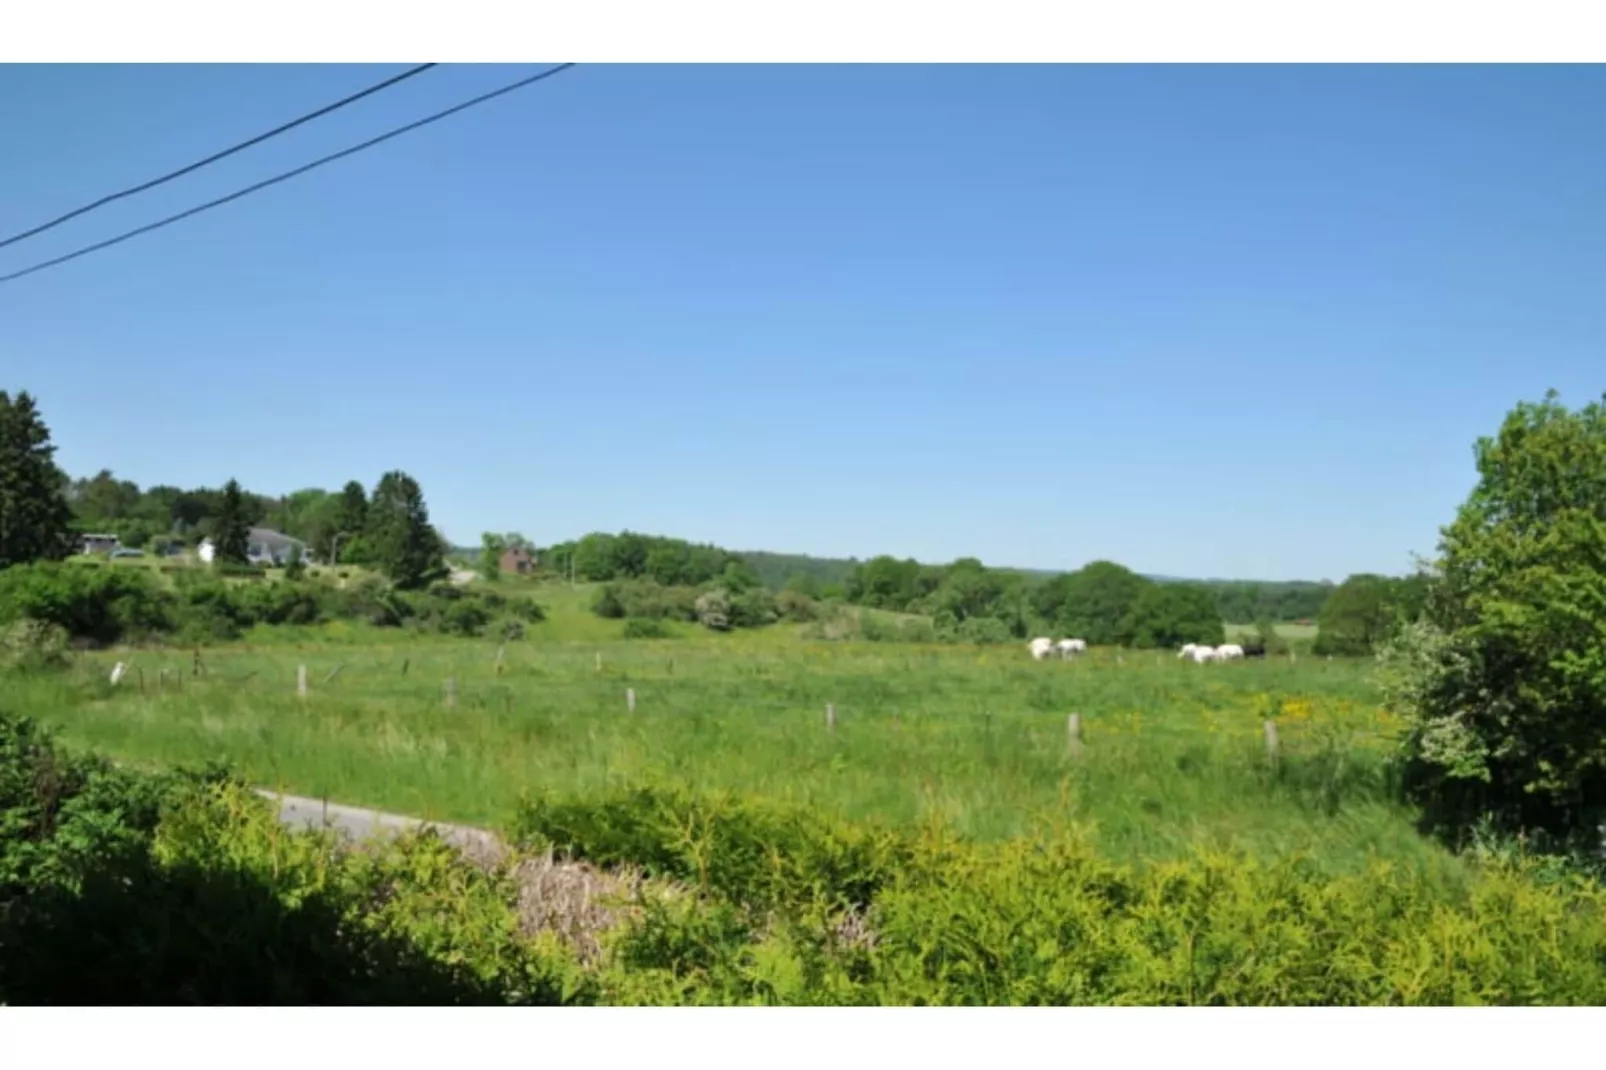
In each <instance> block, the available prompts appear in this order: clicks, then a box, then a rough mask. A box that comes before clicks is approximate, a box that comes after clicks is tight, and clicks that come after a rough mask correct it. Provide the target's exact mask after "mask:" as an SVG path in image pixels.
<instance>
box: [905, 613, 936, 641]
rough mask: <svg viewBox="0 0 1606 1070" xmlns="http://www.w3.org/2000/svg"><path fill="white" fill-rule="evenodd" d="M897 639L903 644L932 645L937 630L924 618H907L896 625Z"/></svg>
mask: <svg viewBox="0 0 1606 1070" xmlns="http://www.w3.org/2000/svg"><path fill="white" fill-rule="evenodd" d="M898 638H899V640H901V641H902V642H905V643H934V642H936V641H937V629H936V628H935V627H934V626H933V625H932V623H931V621H930V620H928V619H926V618H925V617H909V618H906V619H905V620H902V621H900V622H899V623H898Z"/></svg>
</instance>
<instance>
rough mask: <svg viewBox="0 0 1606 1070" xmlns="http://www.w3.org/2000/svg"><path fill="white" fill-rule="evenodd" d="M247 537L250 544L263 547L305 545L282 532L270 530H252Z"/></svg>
mask: <svg viewBox="0 0 1606 1070" xmlns="http://www.w3.org/2000/svg"><path fill="white" fill-rule="evenodd" d="M249 537H250V541H251V542H258V543H261V544H262V545H263V546H274V547H282V546H305V545H307V544H306V543H304V542H302V541H301V540H300V539H297V538H293V537H291V536H289V535H286V534H285V533H284V532H282V531H274V530H273V529H272V528H252V529H251V531H250V536H249Z"/></svg>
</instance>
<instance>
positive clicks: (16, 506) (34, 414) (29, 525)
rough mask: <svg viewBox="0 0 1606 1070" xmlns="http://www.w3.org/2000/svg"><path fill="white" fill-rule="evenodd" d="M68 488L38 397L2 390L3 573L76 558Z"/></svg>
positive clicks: (0, 561)
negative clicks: (13, 567) (65, 488)
mask: <svg viewBox="0 0 1606 1070" xmlns="http://www.w3.org/2000/svg"><path fill="white" fill-rule="evenodd" d="M65 482H66V476H65V475H64V474H63V473H62V471H61V469H60V468H57V467H56V462H55V447H54V446H52V445H51V444H50V429H49V428H48V427H46V426H45V422H44V420H43V418H42V417H40V415H39V410H38V407H37V405H35V403H34V399H33V397H32V396H31V395H30V394H28V392H27V391H23V392H22V393H19V394H18V395H17V396H16V397H15V398H12V397H11V396H10V395H9V394H7V393H6V392H5V391H4V390H0V569H4V568H6V567H7V566H8V565H18V564H26V563H28V562H31V561H41V560H43V561H51V560H59V559H61V558H63V557H66V556H67V555H68V554H69V553H71V552H72V511H71V508H70V507H69V506H68V504H67V500H66V497H65V496H64V495H63V493H62V487H63V484H64V483H65Z"/></svg>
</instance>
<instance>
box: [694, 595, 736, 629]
mask: <svg viewBox="0 0 1606 1070" xmlns="http://www.w3.org/2000/svg"><path fill="white" fill-rule="evenodd" d="M696 609H697V622H698V623H699V624H701V625H702V626H703V627H705V628H708V629H710V630H712V631H716V632H723V631H728V630H729V629H730V626H731V619H730V613H731V600H730V595H729V594H728V593H727V592H726V591H725V590H724V589H723V588H720V587H716V588H714V589H713V590H712V591H706V592H704V593H703V594H701V595H699V596H698V598H697V603H696Z"/></svg>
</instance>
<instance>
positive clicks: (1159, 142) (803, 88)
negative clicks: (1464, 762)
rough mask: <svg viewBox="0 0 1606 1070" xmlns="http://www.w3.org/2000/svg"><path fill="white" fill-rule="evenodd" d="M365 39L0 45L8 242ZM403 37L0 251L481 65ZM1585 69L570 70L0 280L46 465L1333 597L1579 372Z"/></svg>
mask: <svg viewBox="0 0 1606 1070" xmlns="http://www.w3.org/2000/svg"><path fill="white" fill-rule="evenodd" d="M399 69H400V68H399V67H395V68H391V67H386V68H373V67H322V68H317V67H272V66H256V67H204V66H194V67H137V66H126V67H47V66H35V67H4V68H0V99H4V100H6V101H7V102H8V107H6V108H5V109H3V110H0V143H3V144H4V145H5V146H6V151H5V157H6V159H5V163H4V165H3V166H0V231H3V232H4V234H6V235H9V234H11V233H14V232H15V231H17V230H20V229H23V228H24V227H26V226H29V225H32V224H35V223H37V222H40V221H43V220H44V219H47V218H52V217H54V216H55V215H58V214H60V213H61V212H63V211H66V210H68V209H71V208H74V207H77V206H78V205H80V204H82V203H84V202H86V201H89V200H93V199H95V198H96V197H98V196H101V195H103V194H105V193H107V192H110V191H111V190H113V189H116V188H121V187H122V186H125V185H129V184H132V183H134V182H138V181H141V180H144V179H146V178H150V177H154V176H155V175H156V174H159V173H163V172H165V171H167V170H170V169H171V168H173V167H176V166H179V165H181V164H184V163H188V162H190V161H191V160H193V159H197V158H199V157H201V156H204V155H207V154H209V153H210V152H212V151H215V150H216V149H219V148H222V147H224V146H225V145H228V144H232V143H233V142H235V141H237V140H240V139H242V138H244V137H247V136H250V135H253V134H256V133H258V132H260V131H261V130H264V129H267V128H268V127H271V126H274V125H276V124H277V123H279V122H282V121H284V120H286V119H289V118H291V117H293V116H295V115H297V114H300V113H301V112H303V111H307V110H310V109H312V108H314V107H318V106H321V105H322V104H325V103H327V102H329V101H331V100H333V99H335V98H337V97H339V96H343V95H345V94H346V93H349V92H351V91H354V90H355V89H358V88H360V87H363V86H365V85H367V84H369V83H371V82H374V81H377V80H379V79H380V78H381V77H384V76H385V75H387V74H389V73H392V72H394V71H396V70H399ZM528 69H529V68H517V67H489V66H487V67H472V66H462V67H453V66H448V67H442V68H439V69H437V70H435V71H432V72H430V73H427V74H425V75H422V76H420V77H418V78H415V79H412V80H411V81H409V82H406V83H403V84H402V85H401V86H398V87H397V88H395V89H392V90H389V91H387V92H385V93H382V94H379V95H378V96H376V97H373V98H370V99H368V100H365V101H363V102H361V103H359V104H357V105H354V106H352V107H350V108H347V109H345V110H343V111H341V112H339V113H337V114H335V115H333V116H330V117H328V118H326V119H323V120H320V121H318V122H316V123H314V124H311V125H309V126H307V127H303V128H301V129H299V130H297V131H294V132H292V133H291V134H288V135H286V136H284V137H282V138H278V139H276V140H275V141H273V142H270V143H268V144H266V145H264V146H261V147H258V148H255V149H252V150H249V151H247V152H244V153H241V154H240V155H238V156H235V157H233V158H231V159H229V160H226V161H224V162H223V163H221V164H218V165H216V166H214V167H210V168H207V169H206V170H204V171H202V172H199V173H197V174H195V175H191V176H188V177H186V178H184V179H181V180H178V181H176V182H173V183H171V184H169V185H168V186H165V187H163V188H161V189H159V190H156V191H153V192H151V193H148V194H144V195H141V196H139V197H135V198H130V199H128V200H127V201H124V202H121V203H119V204H117V205H114V206H112V207H110V208H107V209H103V210H101V211H98V212H95V213H92V214H90V215H88V216H86V217H83V218H82V219H79V220H76V221H74V222H73V223H70V224H67V225H65V226H62V227H60V228H58V229H56V230H55V231H52V232H50V233H48V234H45V235H41V236H39V237H37V238H33V239H30V240H28V241H26V242H23V243H19V244H18V245H16V246H13V247H11V248H8V249H4V250H0V274H3V273H5V272H6V271H9V270H14V269H15V268H17V267H21V266H25V265H26V264H28V263H32V262H33V261H35V260H37V259H42V258H45V257H48V256H52V255H56V254H58V253H60V252H65V251H67V250H69V249H71V248H75V247H77V246H78V245H81V244H85V243H88V242H90V241H95V240H98V239H100V238H103V237H108V236H110V235H112V234H114V233H117V232H119V231H121V230H123V229H127V228H128V227H131V226H137V225H140V224H143V223H145V222H148V221H150V220H152V219H154V218H156V217H158V216H160V215H163V214H166V213H168V212H172V211H176V210H179V209H182V208H186V207H189V206H190V205H192V204H194V203H196V202H198V201H201V200H206V199H209V198H210V197H213V196H217V195H219V194H222V193H226V192H229V191H231V190H233V189H234V188H236V187H238V186H241V185H245V184H247V183H249V182H252V181H255V180H257V179H259V178H263V177H266V176H268V175H270V174H272V173H274V172H276V171H278V170H282V169H285V168H287V167H291V166H296V165H298V164H300V163H303V162H305V161H307V160H309V159H311V158H312V157H314V156H317V155H321V154H323V153H325V152H328V151H332V150H335V149H338V148H343V147H345V146H346V145H348V144H351V143H353V142H355V141H358V140H362V139H363V138H365V137H367V136H371V135H372V134H374V133H378V132H380V131H382V130H383V129H386V128H388V127H389V126H392V125H396V124H399V123H401V122H406V121H409V120H411V119H413V118H416V117H418V116H421V115H423V114H425V113H427V112H429V111H433V110H435V109H437V108H439V107H444V106H446V105H449V104H452V103H455V102H456V101H457V100H459V99H461V98H464V97H468V96H471V95H474V94H475V93H478V92H481V91H483V90H485V89H488V88H491V87H493V86H495V85H497V84H499V83H501V82H503V81H507V80H511V79H512V78H515V77H518V76H519V75H521V74H522V73H525V72H526V71H527V70H528ZM1602 100H1606V69H1602V68H1594V69H1590V68H1568V67H1544V68H1541V67H1531V68H1523V67H1506V68H1471V67H1448V66H1446V67H1420V68H1412V67H1392V68H1385V67H1375V68H1368V67H1334V66H1329V67H1311V68H1295V67H1231V66H1215V67H1174V68H1165V67H1113V66H1108V67H1046V66H1022V67H934V66H933V67H928V66H886V67H807V66H792V67H741V66H710V67H692V66H643V67H621V66H581V67H577V68H575V69H573V70H572V71H569V72H567V73H565V74H562V75H560V76H558V77H556V78H553V79H551V80H550V81H547V82H544V83H540V84H538V85H536V86H534V87H532V88H530V89H527V90H523V91H520V92H518V93H515V94H513V95H510V96H508V97H505V98H503V99H501V100H498V101H494V102H492V103H490V104H487V105H485V106H484V107H482V108H478V109H474V110H472V111H470V112H467V113H464V114H462V115H459V116H457V117H454V118H452V119H448V120H446V121H444V122H443V123H440V124H437V125H435V126H432V127H429V128H426V129H424V130H421V131H418V132H417V133H414V134H410V135H407V136H406V137H403V138H400V139H398V140H396V141H393V142H391V143H389V144H386V145H383V146H381V147H379V148H376V149H374V150H372V151H370V152H367V153H363V154H361V155H359V156H357V157H354V158H352V159H349V160H345V161H341V162H338V163H335V164H333V165H331V166H329V167H327V168H324V169H321V170H319V171H317V172H314V173H313V174H310V175H308V176H306V177H305V178H302V179H298V180H296V181H294V182H291V183H287V184H285V185H282V186H279V187H276V188H274V189H271V190H268V191H265V192H263V193H261V194H257V195H255V196H252V197H249V198H247V199H245V200H242V201H240V202H238V203H235V204H232V205H228V206H225V207H223V208H220V209H218V210H217V211H215V212H211V213H207V214H205V215H203V216H200V217H197V218H195V219H192V220H188V221H186V222H183V223H180V224H177V225H175V226H173V227H170V228H168V229H166V230H163V231H161V232H158V233H155V234H152V235H149V236H146V237H141V238H138V239H135V240H134V241H131V242H128V243H126V244H124V245H122V246H119V247H117V248H115V249H111V250H107V251H105V252H102V253H98V254H95V255H93V256H90V257H86V258H84V259H82V260H80V261H76V262H74V263H71V264H67V265H64V266H62V267H59V268H55V269H52V270H50V271H46V272H42V273H40V274H37V275H34V276H30V277H28V278H25V279H22V280H18V281H16V282H12V283H8V284H5V285H0V387H4V388H7V389H11V390H16V389H28V390H31V391H33V392H34V393H35V394H37V395H38V396H39V398H40V400H41V404H42V406H43V408H44V411H45V414H46V417H47V419H48V421H49V422H50V424H51V426H52V429H53V432H54V434H55V438H56V441H57V444H58V445H59V447H60V450H59V453H58V459H59V460H60V462H61V463H62V464H63V465H64V467H66V468H67V469H68V470H69V471H71V472H73V473H74V474H92V473H93V472H94V471H95V470H97V469H99V468H102V467H109V468H111V469H112V470H113V471H115V472H116V473H117V474H118V475H119V476H121V477H124V478H129V479H134V480H136V481H138V482H139V483H140V484H142V485H147V484H150V483H156V482H162V483H175V484H180V485H184V486H190V485H197V484H208V485H215V484H218V483H221V482H222V481H223V480H225V479H228V478H229V477H231V476H233V477H237V478H238V479H239V480H240V481H241V482H242V483H243V484H245V485H246V486H248V487H251V488H252V489H255V490H259V491H262V492H267V493H279V492H288V491H290V490H294V489H296V488H298V487H304V486H329V487H334V486H338V485H339V484H341V483H343V482H344V481H345V480H347V479H351V478H357V479H360V480H362V481H363V482H364V483H365V484H367V485H370V486H371V485H372V484H373V483H374V481H375V480H376V479H377V478H378V476H379V475H380V474H381V473H382V472H383V471H385V470H387V469H391V468H402V469H405V470H406V471H408V472H410V473H412V474H413V475H414V476H416V477H417V478H418V479H419V481H420V482H421V483H422V485H423V487H424V490H425V494H426V496H427V498H428V501H429V505H430V509H431V514H432V516H433V517H434V519H435V520H436V521H437V522H438V523H439V524H440V525H441V526H442V527H443V528H444V529H445V530H446V532H447V533H448V535H449V536H451V537H452V538H453V539H454V540H455V541H458V542H464V543H467V542H475V541H477V539H478V535H479V533H480V532H481V531H483V530H487V529H494V530H498V531H507V530H516V531H521V532H523V533H525V534H527V535H529V536H530V537H532V538H534V539H535V540H536V541H537V542H540V543H546V542H551V541H555V540H558V539H562V538H567V537H571V536H573V535H575V534H578V533H581V532H584V531H589V530H596V529H601V530H619V529H622V528H631V529H634V530H638V531H649V532H655V533H664V534H672V535H679V536H683V537H687V538H692V539H697V540H709V541H714V542H717V543H719V544H721V545H725V546H732V547H739V548H750V549H773V550H783V551H798V552H810V553H818V554H825V555H849V554H856V555H859V556H869V555H871V554H875V553H878V552H890V553H894V554H898V555H900V556H902V555H911V556H915V557H918V558H920V559H922V560H929V561H943V560H949V559H952V558H954V557H956V556H960V555H975V556H979V557H981V558H982V559H983V560H985V561H987V562H989V563H996V564H1008V565H1021V566H1029V567H1041V568H1074V567H1076V566H1078V565H1080V564H1083V563H1084V562H1086V561H1088V560H1091V559H1094V558H1099V557H1107V558H1113V559H1115V560H1118V561H1121V562H1124V563H1126V564H1128V565H1131V566H1132V567H1134V568H1137V569H1139V570H1141V571H1146V572H1157V573H1166V574H1173V575H1191V576H1243V577H1257V578H1266V579H1280V578H1331V579H1341V578H1342V577H1343V576H1344V575H1346V574H1348V573H1350V572H1354V571H1363V570H1364V571H1385V572H1399V571H1403V570H1404V569H1405V568H1407V567H1408V566H1409V563H1410V556H1409V555H1410V554H1411V553H1412V552H1413V551H1415V552H1426V551H1430V550H1431V549H1432V547H1433V543H1434V540H1435V537H1436V533H1437V529H1438V526H1439V525H1440V524H1442V523H1444V522H1446V521H1447V520H1449V519H1450V517H1451V515H1452V514H1453V512H1454V509H1455V507H1456V505H1457V504H1458V503H1459V501H1460V500H1461V499H1462V498H1463V497H1464V496H1465V494H1466V491H1467V490H1468V489H1469V487H1470V486H1471V483H1472V481H1473V478H1474V472H1473V469H1472V453H1471V445H1472V442H1473V440H1474V439H1475V438H1476V437H1477V436H1478V435H1480V434H1485V433H1489V432H1491V431H1493V430H1494V429H1495V428H1496V427H1497V426H1498V424H1499V422H1500V419H1501V418H1502V416H1503V415H1504V413H1505V412H1506V411H1507V410H1508V409H1509V408H1510V407H1511V406H1512V405H1513V404H1514V403H1515V402H1517V401H1519V400H1523V399H1537V398H1538V397H1539V396H1540V395H1541V394H1543V392H1544V391H1545V390H1546V389H1547V388H1549V387H1555V388H1557V389H1559V390H1560V391H1561V392H1562V396H1563V400H1564V401H1566V402H1568V403H1569V404H1574V405H1576V404H1582V403H1584V402H1585V401H1588V400H1590V399H1592V398H1595V397H1598V396H1600V394H1601V392H1602V389H1603V388H1606V353H1603V349H1602V342H1603V340H1606V299H1603V298H1602V296H1601V292H1602V290H1601V287H1602V279H1606V198H1603V197H1602V196H1601V192H1600V179H1601V175H1602V174H1606V124H1603V123H1601V121H1600V117H1599V114H1598V112H1599V104H1600V102H1601V101H1602Z"/></svg>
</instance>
